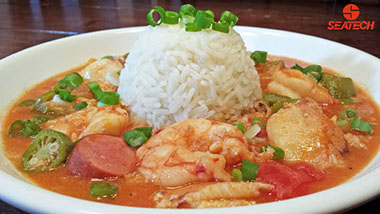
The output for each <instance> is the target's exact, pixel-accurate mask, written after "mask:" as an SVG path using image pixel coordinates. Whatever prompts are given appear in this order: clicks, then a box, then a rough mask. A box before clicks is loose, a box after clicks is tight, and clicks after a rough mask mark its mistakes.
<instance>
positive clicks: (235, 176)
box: [231, 169, 243, 181]
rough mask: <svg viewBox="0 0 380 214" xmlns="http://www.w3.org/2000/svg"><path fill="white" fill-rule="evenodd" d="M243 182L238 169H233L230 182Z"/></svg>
mask: <svg viewBox="0 0 380 214" xmlns="http://www.w3.org/2000/svg"><path fill="white" fill-rule="evenodd" d="M242 180H243V173H242V172H241V171H240V169H233V170H232V173H231V181H242Z"/></svg>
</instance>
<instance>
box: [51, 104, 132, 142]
mask: <svg viewBox="0 0 380 214" xmlns="http://www.w3.org/2000/svg"><path fill="white" fill-rule="evenodd" d="M128 123H129V117H128V113H127V111H126V110H124V109H122V108H120V107H116V106H111V107H102V108H96V107H91V106H88V107H87V108H85V109H83V110H80V111H77V112H75V113H72V114H69V115H67V116H65V117H61V118H58V119H55V120H49V121H48V122H46V123H45V124H44V128H49V129H54V130H56V131H60V132H62V133H64V134H66V135H67V136H69V137H70V138H71V139H72V140H73V141H75V140H78V139H80V138H82V137H84V136H86V135H90V134H109V135H114V136H120V135H121V134H122V131H123V130H125V129H126V127H127V126H128Z"/></svg>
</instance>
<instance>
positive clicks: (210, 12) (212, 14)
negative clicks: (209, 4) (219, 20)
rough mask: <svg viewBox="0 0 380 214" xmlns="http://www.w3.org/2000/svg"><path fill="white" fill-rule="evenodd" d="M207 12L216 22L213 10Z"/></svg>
mask: <svg viewBox="0 0 380 214" xmlns="http://www.w3.org/2000/svg"><path fill="white" fill-rule="evenodd" d="M205 12H206V13H208V14H209V15H210V16H211V17H212V19H213V20H214V18H215V15H214V12H212V11H211V10H206V11H205Z"/></svg>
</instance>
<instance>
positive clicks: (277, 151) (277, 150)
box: [260, 144, 285, 159]
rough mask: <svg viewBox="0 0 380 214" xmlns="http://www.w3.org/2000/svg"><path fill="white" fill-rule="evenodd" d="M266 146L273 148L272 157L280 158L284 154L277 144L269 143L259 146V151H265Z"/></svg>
mask: <svg viewBox="0 0 380 214" xmlns="http://www.w3.org/2000/svg"><path fill="white" fill-rule="evenodd" d="M268 148H271V149H273V150H274V154H273V159H281V158H283V157H284V156H285V152H284V150H282V149H281V148H279V147H277V146H272V145H269V144H268V145H265V146H263V147H261V149H260V152H266V151H267V149H268Z"/></svg>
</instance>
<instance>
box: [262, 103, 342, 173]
mask: <svg viewBox="0 0 380 214" xmlns="http://www.w3.org/2000/svg"><path fill="white" fill-rule="evenodd" d="M267 133H268V138H269V141H270V143H271V144H273V145H275V146H278V147H280V148H282V149H283V150H284V151H285V157H284V159H285V160H286V161H305V162H309V163H310V164H312V165H314V166H315V167H317V168H319V169H321V170H323V169H325V168H328V167H330V166H334V165H335V166H338V167H339V166H344V161H343V157H342V153H343V152H347V151H348V150H347V145H346V141H345V139H344V135H343V131H342V130H341V129H340V128H339V127H338V126H337V125H336V124H335V123H334V122H333V121H331V120H330V119H329V118H328V117H327V116H325V115H324V114H323V111H322V108H321V107H320V106H319V105H318V103H317V102H315V101H313V100H310V99H309V100H301V101H298V102H297V103H295V104H289V105H287V106H286V107H285V108H284V109H281V110H280V111H279V112H277V113H276V114H274V115H273V116H271V117H270V118H269V120H268V122H267Z"/></svg>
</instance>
